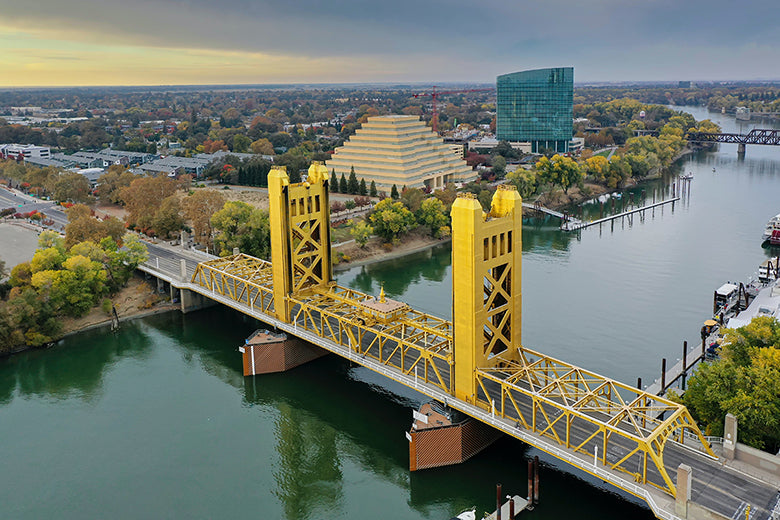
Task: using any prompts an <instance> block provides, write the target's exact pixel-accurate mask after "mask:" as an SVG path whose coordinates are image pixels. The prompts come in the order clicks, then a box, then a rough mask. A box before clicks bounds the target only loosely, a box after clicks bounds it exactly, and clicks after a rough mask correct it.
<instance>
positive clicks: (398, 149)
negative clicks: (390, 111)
mask: <svg viewBox="0 0 780 520" xmlns="http://www.w3.org/2000/svg"><path fill="white" fill-rule="evenodd" d="M326 166H327V167H328V170H329V171H333V170H335V171H336V177H337V178H341V175H342V174H344V175H346V176H347V177H349V174H350V169H351V168H353V167H354V168H355V175H356V176H357V178H358V179H360V178H364V179H365V180H366V183H367V184H370V183H371V181H374V182H375V183H376V185H377V188H379V189H380V190H386V191H389V190H390V189H391V188H392V186H393V184H395V185H396V187H397V188H398V189H399V190H400V189H401V187H403V186H408V187H410V188H412V187H415V188H423V187H428V188H430V189H440V188H443V187H444V186H445V184H447V183H448V182H467V181H471V180H472V179H474V176H475V174H474V173H473V172H472V170H471V167H470V166H468V165H467V164H466V162H465V161H464V160H463V159H461V158H460V157H459V156H458V155H457V154H456V153H455V152H454V151H453V150H452V148H451V147H450V146H449V145H446V144H444V142H443V141H442V139H441V137H439V136H437V135H436V134H435V133H433V131H432V130H431V129H430V128H428V127H427V126H425V123H424V122H422V121H420V118H419V117H418V116H376V117H369V118H368V121H367V122H366V123H364V124H363V127H362V128H360V129H359V130H358V131H357V132H356V134H355V135H353V136H352V137H350V138H349V140H348V141H347V142H346V143H344V146H341V147H339V148H337V149H336V150H335V152H334V153H333V157H332V158H331V159H330V160H329V161H327V163H326Z"/></svg>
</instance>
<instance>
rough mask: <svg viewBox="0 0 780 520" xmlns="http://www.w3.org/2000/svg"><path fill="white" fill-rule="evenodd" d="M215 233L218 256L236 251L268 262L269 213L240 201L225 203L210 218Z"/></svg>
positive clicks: (269, 248) (269, 243)
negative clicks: (235, 249) (265, 259)
mask: <svg viewBox="0 0 780 520" xmlns="http://www.w3.org/2000/svg"><path fill="white" fill-rule="evenodd" d="M211 225H212V226H213V227H214V230H215V231H216V232H217V235H216V247H217V248H218V250H219V254H220V255H221V256H228V255H232V254H233V248H235V247H237V248H238V249H239V250H240V251H241V252H242V253H246V254H248V255H251V256H256V257H258V258H267V257H268V256H269V255H270V252H271V232H270V224H269V220H268V213H267V212H265V211H262V210H260V209H258V208H255V207H252V206H250V205H249V204H247V203H245V202H241V201H229V202H226V203H225V205H224V207H223V208H222V209H221V210H219V211H217V212H216V213H214V215H213V216H212V217H211Z"/></svg>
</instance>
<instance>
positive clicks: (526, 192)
mask: <svg viewBox="0 0 780 520" xmlns="http://www.w3.org/2000/svg"><path fill="white" fill-rule="evenodd" d="M506 179H507V180H508V181H509V183H510V184H512V185H513V186H514V187H515V188H517V192H518V193H519V194H520V196H521V197H523V198H525V197H530V196H531V195H533V194H534V193H536V190H537V188H538V185H539V179H538V176H537V173H536V171H534V170H526V169H525V168H523V167H522V166H518V167H517V168H516V169H515V170H514V171H511V172H508V173H507V174H506Z"/></svg>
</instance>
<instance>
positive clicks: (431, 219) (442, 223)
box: [417, 198, 449, 238]
mask: <svg viewBox="0 0 780 520" xmlns="http://www.w3.org/2000/svg"><path fill="white" fill-rule="evenodd" d="M417 222H418V223H420V224H421V225H424V226H428V228H429V229H430V232H431V236H434V237H437V238H439V237H441V235H442V234H443V233H447V234H449V233H448V231H447V230H448V229H449V228H447V224H448V223H449V218H447V215H446V214H445V212H444V204H442V202H441V201H440V200H439V199H437V198H429V199H425V200H424V201H423V202H422V204H421V205H420V209H419V211H418V212H417ZM445 228H447V229H445Z"/></svg>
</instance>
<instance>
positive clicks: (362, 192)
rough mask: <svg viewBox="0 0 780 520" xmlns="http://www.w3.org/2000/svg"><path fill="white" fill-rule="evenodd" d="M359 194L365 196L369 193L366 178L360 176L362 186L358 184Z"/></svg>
mask: <svg viewBox="0 0 780 520" xmlns="http://www.w3.org/2000/svg"><path fill="white" fill-rule="evenodd" d="M358 195H362V196H363V197H365V196H366V195H368V189H367V188H366V179H364V178H362V177H361V178H360V186H358Z"/></svg>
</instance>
